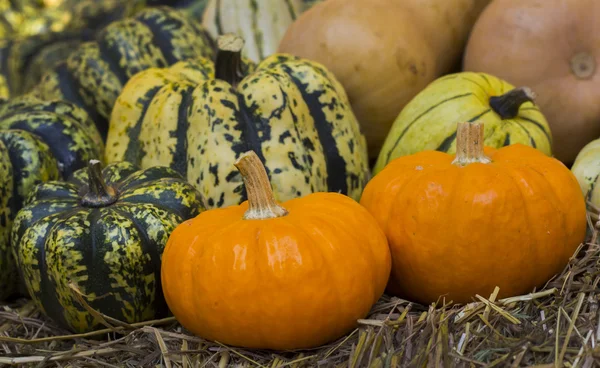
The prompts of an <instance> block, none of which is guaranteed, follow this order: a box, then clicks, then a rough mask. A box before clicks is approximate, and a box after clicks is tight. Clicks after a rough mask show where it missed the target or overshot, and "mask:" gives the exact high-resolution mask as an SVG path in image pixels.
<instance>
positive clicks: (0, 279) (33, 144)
mask: <svg viewBox="0 0 600 368" xmlns="http://www.w3.org/2000/svg"><path fill="white" fill-rule="evenodd" d="M59 178H60V173H59V171H58V163H57V162H56V160H55V159H54V156H53V155H52V153H51V152H50V148H49V147H48V145H47V144H46V143H44V142H43V141H42V140H41V139H40V138H39V137H37V136H35V135H33V134H31V133H28V132H26V131H23V130H16V129H9V130H0V300H2V299H4V298H6V297H8V296H10V295H11V294H12V293H13V292H14V291H16V286H17V285H18V275H17V268H16V265H15V262H14V260H13V257H12V251H11V247H10V231H11V227H12V224H13V220H14V218H15V216H16V215H17V212H18V211H19V210H20V209H21V207H22V206H23V200H24V199H25V198H26V197H27V195H28V194H29V192H30V191H31V190H32V189H33V188H34V187H35V186H36V185H37V184H40V183H42V182H46V181H49V180H58V179H59Z"/></svg>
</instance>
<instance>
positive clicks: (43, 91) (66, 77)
mask: <svg viewBox="0 0 600 368" xmlns="http://www.w3.org/2000/svg"><path fill="white" fill-rule="evenodd" d="M213 54H214V51H213V41H212V40H211V39H210V37H209V36H208V34H207V33H206V32H205V31H204V30H203V29H202V28H201V27H200V26H198V25H196V24H195V23H194V22H192V21H190V20H189V19H188V18H187V17H185V16H184V15H183V14H182V13H180V12H178V11H176V10H174V9H171V8H168V7H156V8H149V9H144V10H142V11H140V12H139V13H138V14H137V15H136V16H134V17H132V18H127V19H123V20H119V21H116V22H113V23H111V24H110V25H109V26H107V27H106V28H104V29H103V30H102V31H100V32H99V33H98V34H97V36H96V41H94V42H85V43H83V44H81V45H80V47H79V48H78V49H77V50H75V51H74V52H73V53H72V54H71V55H70V56H69V57H68V59H67V60H65V61H63V62H60V63H58V64H57V65H56V66H55V67H54V68H53V69H52V70H50V71H49V72H48V73H47V74H46V75H45V76H44V77H43V78H42V80H41V82H40V84H39V85H38V87H37V88H36V89H35V94H36V95H38V96H39V97H40V98H42V99H44V100H48V99H57V98H58V99H63V100H67V101H71V102H73V103H75V104H77V105H79V106H81V107H83V108H84V109H85V110H86V111H87V112H88V114H89V115H90V117H91V118H92V119H93V120H94V121H95V122H96V124H97V126H98V129H99V130H100V133H101V134H102V135H103V136H104V135H105V134H106V131H107V120H108V117H109V115H110V113H111V109H112V107H113V105H114V102H115V100H116V99H117V96H118V95H119V93H120V92H121V89H122V88H123V85H124V84H125V83H126V82H127V81H128V80H129V78H131V77H132V76H133V75H134V74H136V73H138V72H140V71H142V70H145V69H148V68H151V67H166V66H169V65H172V64H174V63H176V62H177V61H180V60H184V59H188V58H194V57H201V56H203V57H209V58H212V57H213Z"/></svg>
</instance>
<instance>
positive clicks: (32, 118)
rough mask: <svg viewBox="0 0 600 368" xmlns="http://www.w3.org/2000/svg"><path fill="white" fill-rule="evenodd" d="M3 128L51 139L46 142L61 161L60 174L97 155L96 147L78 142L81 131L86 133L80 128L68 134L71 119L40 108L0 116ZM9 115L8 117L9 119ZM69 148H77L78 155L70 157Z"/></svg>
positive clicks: (85, 133)
mask: <svg viewBox="0 0 600 368" xmlns="http://www.w3.org/2000/svg"><path fill="white" fill-rule="evenodd" d="M2 119H3V122H4V123H5V124H6V125H5V128H8V129H18V130H24V131H26V132H29V133H31V134H33V135H35V136H37V137H39V138H40V139H41V140H42V141H44V142H52V144H51V145H49V148H50V152H51V153H52V154H53V155H54V157H55V158H56V160H57V161H58V162H59V164H61V167H60V168H59V169H60V171H61V173H62V175H63V176H64V177H68V176H69V175H70V174H71V173H72V172H73V171H74V170H75V169H76V168H79V167H83V166H85V165H84V162H85V159H88V158H93V157H98V156H100V154H99V152H98V148H97V147H93V146H92V144H90V142H82V140H81V139H80V138H81V137H80V136H81V135H84V136H86V137H87V138H89V136H87V132H85V131H84V130H80V131H77V135H71V134H70V132H71V131H73V129H72V128H73V127H74V126H78V125H77V124H76V123H75V122H74V121H71V120H70V119H65V118H63V117H61V116H58V115H57V114H51V115H50V116H49V115H48V113H47V112H44V111H33V112H28V113H24V112H20V111H15V112H13V113H11V114H8V115H4V116H2ZM9 119H12V121H9ZM7 122H9V123H7ZM51 126H59V127H61V128H60V129H50V127H51ZM73 151H76V152H78V155H77V156H78V157H76V158H75V159H74V158H73V157H72V155H73Z"/></svg>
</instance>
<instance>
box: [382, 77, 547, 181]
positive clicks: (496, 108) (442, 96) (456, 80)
mask: <svg viewBox="0 0 600 368" xmlns="http://www.w3.org/2000/svg"><path fill="white" fill-rule="evenodd" d="M533 97H534V96H533V92H532V91H530V90H529V89H528V88H515V87H514V86H512V85H510V84H509V83H507V82H506V81H503V80H501V79H499V78H496V77H494V76H492V75H489V74H484V73H472V72H462V73H455V74H450V75H447V76H444V77H441V78H439V79H437V80H435V81H433V82H432V83H430V84H429V85H428V86H427V87H426V88H425V89H424V90H422V91H421V92H420V93H419V94H417V95H416V96H415V97H414V98H413V99H412V100H411V101H410V102H409V103H408V104H407V105H406V106H405V107H404V109H403V110H402V112H401V113H400V115H399V116H398V117H397V118H396V120H395V121H394V124H393V125H392V128H391V129H390V132H389V133H388V135H387V137H386V140H385V143H384V145H383V147H382V149H381V151H380V153H379V157H378V159H377V162H376V164H375V167H374V170H373V171H374V174H376V173H378V172H380V171H381V170H382V169H383V168H384V167H385V165H387V163H388V162H390V161H391V160H393V159H395V158H397V157H400V156H406V155H411V154H413V153H417V152H420V151H424V150H437V151H442V152H448V153H454V152H455V150H456V127H457V124H458V123H459V122H476V121H477V122H481V123H483V124H484V125H485V142H484V143H485V145H486V146H490V147H494V148H500V147H502V146H506V145H509V144H513V143H521V144H524V145H527V146H531V147H534V148H537V149H539V150H540V151H542V152H544V153H545V154H546V155H549V156H550V155H551V154H552V134H551V132H550V127H549V126H548V122H547V121H546V118H545V117H544V115H543V114H542V112H541V111H540V110H539V109H538V107H537V106H536V105H535V104H534V103H533Z"/></svg>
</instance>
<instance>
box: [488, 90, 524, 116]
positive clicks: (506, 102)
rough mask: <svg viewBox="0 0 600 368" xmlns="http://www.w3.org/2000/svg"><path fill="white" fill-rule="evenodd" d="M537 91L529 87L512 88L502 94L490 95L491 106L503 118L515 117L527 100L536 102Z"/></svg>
mask: <svg viewBox="0 0 600 368" xmlns="http://www.w3.org/2000/svg"><path fill="white" fill-rule="evenodd" d="M534 98H535V93H533V91H532V90H531V89H530V88H528V87H519V88H515V89H512V90H510V91H508V92H506V93H505V94H503V95H500V96H492V97H490V101H489V103H490V107H491V108H492V110H494V112H496V114H498V115H500V117H501V118H502V119H514V118H515V117H517V115H519V109H520V108H521V105H523V104H524V103H525V102H534Z"/></svg>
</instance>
